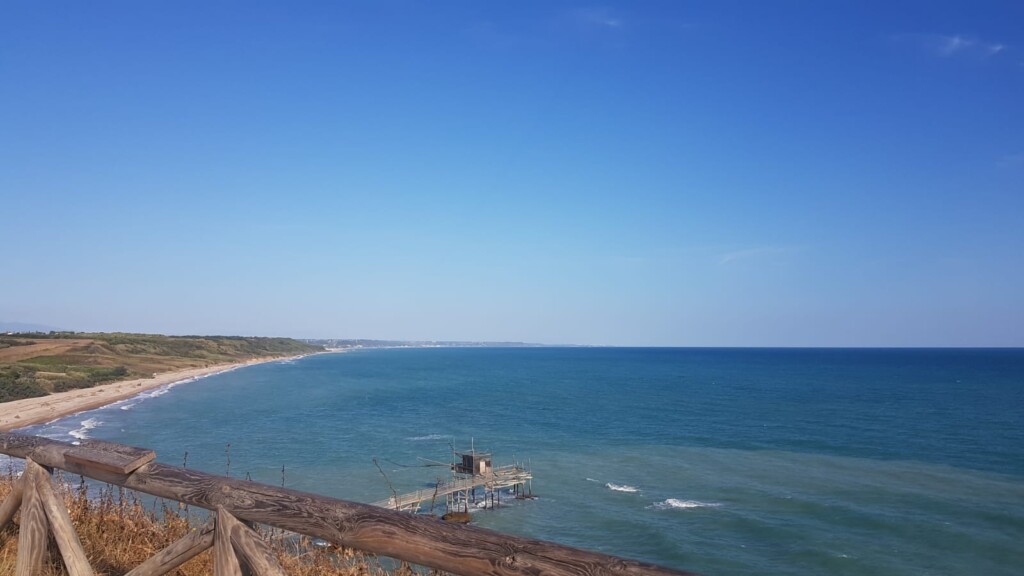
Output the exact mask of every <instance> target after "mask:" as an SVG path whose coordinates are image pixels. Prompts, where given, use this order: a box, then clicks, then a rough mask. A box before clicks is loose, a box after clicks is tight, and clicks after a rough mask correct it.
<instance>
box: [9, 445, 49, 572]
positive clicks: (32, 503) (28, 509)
mask: <svg viewBox="0 0 1024 576" xmlns="http://www.w3.org/2000/svg"><path fill="white" fill-rule="evenodd" d="M40 471H42V468H40V467H39V466H29V465H26V467H25V472H24V474H22V475H21V478H22V481H23V482H24V495H23V498H22V502H21V526H20V528H19V533H18V560H17V563H16V566H15V569H14V574H15V576H36V575H37V574H39V573H40V572H42V568H43V557H44V556H45V555H46V545H47V540H48V538H47V534H48V532H49V526H48V525H47V522H46V512H44V511H43V503H42V502H41V501H40V498H39V490H38V489H37V488H36V484H37V482H36V477H37V475H38V474H39V472H40ZM43 473H44V474H45V472H43Z"/></svg>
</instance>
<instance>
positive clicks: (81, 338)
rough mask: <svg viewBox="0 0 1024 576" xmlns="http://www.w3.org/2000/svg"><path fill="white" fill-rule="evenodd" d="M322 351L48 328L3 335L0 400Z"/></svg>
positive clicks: (276, 343)
mask: <svg viewBox="0 0 1024 576" xmlns="http://www.w3.org/2000/svg"><path fill="white" fill-rule="evenodd" d="M317 350H320V348H319V347H315V346H310V345H308V344H305V343H303V342H299V341H298V340H292V339H290V338H258V337H242V336H161V335H154V334H121V333H114V334H84V333H68V332H60V333H50V334H46V335H42V334H10V335H3V336H0V402H7V401H10V400H17V399H20V398H31V397H35V396H45V395H47V394H50V393H53V392H63V391H66V390H74V389H76V388H89V387H92V386H95V385H97V384H105V383H108V382H115V381H118V380H125V379H129V378H148V377H152V376H153V375H154V374H157V373H160V372H169V371H172V370H183V369H187V368H201V367H205V366H211V365H214V364H221V363H225V362H232V361H242V360H248V359H252V358H259V357H265V356H291V355H296V354H307V353H310V352H315V351H317Z"/></svg>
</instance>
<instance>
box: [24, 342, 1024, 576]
mask: <svg viewBox="0 0 1024 576" xmlns="http://www.w3.org/2000/svg"><path fill="white" fill-rule="evenodd" d="M26 431H28V432H31V433H37V434H43V435H46V436H50V437H54V438H59V439H62V440H67V441H75V440H76V439H78V438H85V437H90V438H99V439H105V440H111V441H116V442H123V443H127V444H133V445H137V446H144V447H149V448H153V449H155V450H156V451H157V454H158V460H160V461H162V462H164V463H167V464H173V465H182V464H187V466H188V467H190V468H198V469H202V470H206V471H209V472H213V473H218V474H224V473H229V474H230V475H232V476H235V477H245V476H247V475H248V476H251V477H252V479H254V480H258V481H261V482H267V483H271V484H275V485H280V484H281V483H282V482H283V483H284V485H286V486H288V487H290V488H296V489H300V490H307V491H313V492H319V493H323V494H328V495H331V496H336V497H339V498H346V499H352V500H358V501H363V502H372V501H376V500H381V499H384V498H386V497H387V496H388V495H390V489H389V488H388V484H387V482H386V481H385V480H384V477H383V475H382V474H381V471H380V470H378V469H377V467H376V466H375V465H374V459H377V461H378V463H380V465H381V467H382V469H383V471H384V473H385V474H387V477H388V479H389V481H390V482H391V483H392V484H393V485H394V487H395V489H396V490H398V491H400V492H401V491H406V490H408V491H411V490H415V489H420V488H424V487H429V486H433V484H434V482H436V481H437V479H438V478H439V477H446V475H447V474H448V472H447V470H446V469H445V468H443V467H440V466H433V465H431V462H430V461H435V462H448V461H449V459H450V445H454V447H455V448H456V449H468V448H469V447H470V446H471V445H473V446H474V447H475V448H476V449H478V450H481V449H483V450H490V451H492V452H493V453H494V459H495V464H502V463H509V462H511V461H512V460H513V459H515V460H516V461H523V462H526V463H528V465H529V466H530V467H531V468H532V471H533V474H534V476H535V479H534V481H533V486H532V489H533V493H534V494H535V495H536V496H538V498H537V499H536V500H513V499H511V498H508V497H507V495H506V497H505V498H504V499H503V504H504V506H502V507H500V508H499V509H497V510H478V511H475V512H474V520H475V523H476V524H478V525H480V526H484V527H488V528H492V529H495V530H500V531H505V532H509V533H515V534H522V535H527V536H531V537H536V538H543V539H549V540H555V541H558V542H561V543H565V544H569V545H573V546H579V547H583V548H589V549H594V550H599V551H603V552H607V553H611V554H616V555H621V556H626V557H630V558H636V559H641V560H646V561H651V562H655V563H659V564H663V565H666V566H671V567H675V568H680V569H686V570H693V571H696V572H700V573H703V574H707V575H743V574H750V575H754V574H757V575H763V574H799V575H804V574H806V575H811V574H814V575H818V574H850V575H854V574H857V575H860V574H864V575H867V574H871V575H880V574H988V575H999V574H1005V575H1019V574H1022V573H1024V351H1022V350H833V349H825V350H791V349H779V350H773V349H616V348H464V349H443V348H442V349H388V350H360V351H355V352H350V353H345V354H322V355H316V356H311V357H307V358H304V359H300V360H296V361H287V362H274V363H269V364H263V365H258V366H254V367H248V368H243V369H238V370H234V371H231V372H227V373H223V374H219V375H215V376H210V377H207V378H202V379H198V380H194V381H186V382H183V383H180V384H177V385H174V386H172V387H168V388H164V389H160V390H156V391H151V392H148V393H145V394H143V395H141V396H139V397H136V398H133V399H130V400H128V401H124V402H121V403H118V404H115V405H112V406H108V407H105V408H102V409H99V410H94V411H90V412H85V413H82V414H78V415H76V416H72V417H69V418H64V419H62V420H59V421H56V422H51V423H49V424H45V425H41V426H35V427H32V428H29V429H26ZM228 445H230V446H228ZM186 453H187V456H186Z"/></svg>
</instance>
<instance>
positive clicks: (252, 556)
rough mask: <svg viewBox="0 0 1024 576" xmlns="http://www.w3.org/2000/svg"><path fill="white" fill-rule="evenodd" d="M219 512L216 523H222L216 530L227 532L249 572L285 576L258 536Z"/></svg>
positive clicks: (258, 575) (258, 574)
mask: <svg viewBox="0 0 1024 576" xmlns="http://www.w3.org/2000/svg"><path fill="white" fill-rule="evenodd" d="M220 510H223V508H221V509H220ZM220 510H218V513H217V521H218V522H222V521H223V524H222V525H219V526H218V528H219V529H221V530H227V531H228V534H229V535H230V538H231V544H232V546H233V547H234V549H235V552H237V553H238V555H239V556H241V558H242V560H243V561H245V563H246V564H247V565H248V567H249V570H250V571H251V572H252V573H253V574H254V575H256V576H285V573H284V570H283V569H281V565H280V564H278V563H277V558H276V557H275V556H274V552H273V551H272V550H271V549H270V546H268V545H267V543H266V542H264V541H263V539H262V538H260V535H259V534H257V533H256V532H254V531H253V530H252V528H249V527H248V526H246V525H244V524H242V523H241V522H239V521H238V519H237V518H235V517H234V516H232V515H231V514H228V513H227V512H225V513H224V514H223V515H222V514H221V513H220Z"/></svg>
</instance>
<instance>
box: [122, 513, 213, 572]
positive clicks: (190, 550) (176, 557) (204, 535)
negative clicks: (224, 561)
mask: <svg viewBox="0 0 1024 576" xmlns="http://www.w3.org/2000/svg"><path fill="white" fill-rule="evenodd" d="M215 526H216V521H215V520H214V519H213V518H210V520H209V521H207V522H206V524H204V525H203V526H202V527H200V528H198V529H196V530H194V531H192V532H191V533H189V534H186V535H185V536H184V537H183V538H181V539H179V540H178V541H177V542H175V543H173V544H171V545H170V546H168V547H167V548H164V549H163V550H161V551H160V552H158V553H157V554H156V555H155V556H153V557H152V558H150V559H148V560H146V561H145V562H143V563H142V564H139V565H138V566H136V567H135V568H133V569H132V570H131V571H129V572H128V573H127V574H125V575H124V576H163V575H164V574H167V573H169V572H173V571H174V570H176V569H177V568H178V567H179V566H181V565H182V564H184V563H185V562H188V561H189V560H191V559H193V558H195V557H196V556H198V555H199V554H201V553H202V552H204V551H205V550H209V549H210V548H211V547H212V546H213V531H214V527H215Z"/></svg>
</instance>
